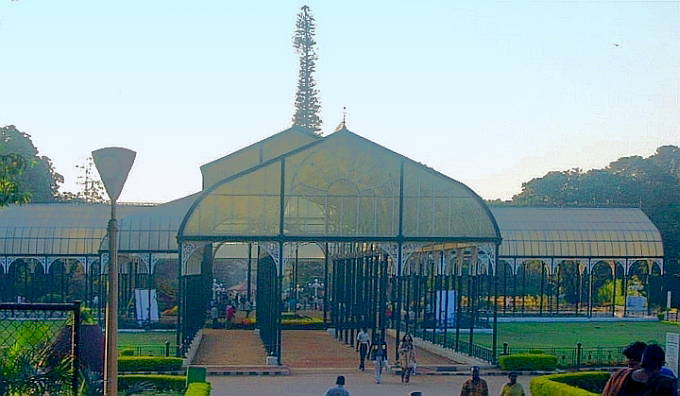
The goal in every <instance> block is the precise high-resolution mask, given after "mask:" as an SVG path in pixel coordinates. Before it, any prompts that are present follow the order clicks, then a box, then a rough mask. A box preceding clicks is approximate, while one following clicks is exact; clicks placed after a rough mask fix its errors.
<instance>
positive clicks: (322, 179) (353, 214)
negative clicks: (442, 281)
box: [179, 129, 500, 242]
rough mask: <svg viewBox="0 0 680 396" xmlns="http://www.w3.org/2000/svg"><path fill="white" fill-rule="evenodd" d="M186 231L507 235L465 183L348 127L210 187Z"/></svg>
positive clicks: (333, 236)
mask: <svg viewBox="0 0 680 396" xmlns="http://www.w3.org/2000/svg"><path fill="white" fill-rule="evenodd" d="M179 237H180V238H181V239H184V240H243V239H264V240H266V239H275V238H280V237H283V238H288V239H290V240H323V239H329V240H342V239H365V240H382V239H390V240H391V239H395V238H399V237H403V238H404V239H405V240H442V241H461V240H470V241H473V240H474V241H489V242H494V241H499V240H500V233H499V231H498V228H497V226H496V223H495V220H494V218H493V216H492V215H491V212H489V210H488V208H487V207H486V205H485V203H484V202H483V201H482V200H481V199H480V198H479V196H477V195H476V194H475V193H474V192H473V191H472V190H470V189H469V188H468V187H467V186H465V185H464V184H462V183H459V182H457V181H455V180H453V179H450V178H448V177H446V176H444V175H442V174H440V173H437V172H436V171H434V170H432V169H430V168H428V167H426V166H424V165H422V164H419V163H416V162H414V161H412V160H409V159H408V158H406V157H403V156H401V155H399V154H396V153H394V152H392V151H390V150H388V149H386V148H384V147H382V146H380V145H378V144H376V143H373V142H371V141H369V140H367V139H364V138H362V137H360V136H358V135H356V134H354V133H352V132H350V131H348V130H347V129H342V130H340V131H338V132H335V133H333V134H332V135H329V136H327V137H325V138H323V139H321V140H317V141H314V142H312V143H310V144H307V145H305V146H302V147H300V148H298V149H295V150H293V151H290V152H288V153H286V154H284V155H281V156H280V157H277V158H274V159H272V160H269V161H266V162H264V163H262V164H261V165H258V166H256V167H253V168H250V169H248V170H246V171H244V172H241V173H239V174H236V175H233V176H230V177H227V178H226V179H224V180H222V181H221V182H219V183H217V184H215V185H214V186H213V187H211V188H210V189H207V190H206V191H204V192H203V193H202V194H201V195H200V196H199V198H198V199H197V200H196V202H195V203H194V205H193V206H192V208H191V209H190V210H189V212H188V213H187V216H186V217H185V219H184V222H183V223H182V226H181V227H180V230H179Z"/></svg>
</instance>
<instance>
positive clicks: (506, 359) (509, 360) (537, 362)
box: [498, 353, 557, 371]
mask: <svg viewBox="0 0 680 396" xmlns="http://www.w3.org/2000/svg"><path fill="white" fill-rule="evenodd" d="M498 365H499V366H501V368H502V369H503V370H509V371H516V370H535V371H553V370H555V369H556V368H557V356H553V355H547V354H539V353H518V354H515V355H503V356H501V357H499V358H498Z"/></svg>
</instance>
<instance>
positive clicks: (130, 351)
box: [120, 348, 135, 356]
mask: <svg viewBox="0 0 680 396" xmlns="http://www.w3.org/2000/svg"><path fill="white" fill-rule="evenodd" d="M120 356H135V350H134V349H132V348H125V349H123V350H122V351H120Z"/></svg>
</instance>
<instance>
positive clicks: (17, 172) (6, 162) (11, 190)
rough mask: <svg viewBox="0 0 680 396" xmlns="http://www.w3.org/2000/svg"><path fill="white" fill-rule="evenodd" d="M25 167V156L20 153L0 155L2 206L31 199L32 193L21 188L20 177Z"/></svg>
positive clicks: (0, 205) (0, 201)
mask: <svg viewBox="0 0 680 396" xmlns="http://www.w3.org/2000/svg"><path fill="white" fill-rule="evenodd" d="M25 167H26V162H25V161H24V158H23V157H22V156H20V155H18V154H5V155H0V207H2V206H7V205H10V204H22V203H26V202H28V201H29V200H30V199H31V194H29V193H27V192H25V191H21V189H20V188H19V182H18V179H19V177H20V176H21V172H23V170H24V168H25Z"/></svg>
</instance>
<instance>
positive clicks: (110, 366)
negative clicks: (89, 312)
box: [92, 147, 137, 396]
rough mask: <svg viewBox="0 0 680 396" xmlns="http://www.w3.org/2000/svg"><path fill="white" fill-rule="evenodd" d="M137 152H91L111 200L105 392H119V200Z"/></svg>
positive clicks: (119, 149) (113, 395)
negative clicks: (117, 218)
mask: <svg viewBox="0 0 680 396" xmlns="http://www.w3.org/2000/svg"><path fill="white" fill-rule="evenodd" d="M136 155H137V153H135V152H134V151H132V150H128V149H126V148H122V147H106V148H103V149H99V150H95V151H93V152H92V158H93V159H94V164H95V166H96V167H97V171H98V172H99V176H100V177H101V179H102V182H103V183H104V188H106V193H107V194H108V196H109V199H110V200H111V219H110V220H109V226H108V236H109V290H108V294H107V295H108V299H107V302H106V351H105V353H104V395H107V396H116V395H117V394H118V352H117V348H116V347H117V344H118V225H117V222H116V201H117V200H118V197H120V193H121V191H123V185H125V181H126V180H127V177H128V174H129V173H130V168H132V164H133V163H134V162H135V156H136Z"/></svg>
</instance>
